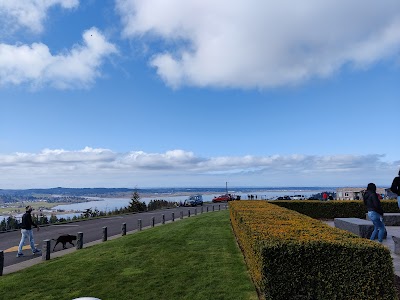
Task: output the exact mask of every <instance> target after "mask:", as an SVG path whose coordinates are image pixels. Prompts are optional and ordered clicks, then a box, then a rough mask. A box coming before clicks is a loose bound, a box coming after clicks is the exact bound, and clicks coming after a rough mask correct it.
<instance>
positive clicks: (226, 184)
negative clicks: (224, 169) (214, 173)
mask: <svg viewBox="0 0 400 300" xmlns="http://www.w3.org/2000/svg"><path fill="white" fill-rule="evenodd" d="M225 189H226V194H228V181H227V182H226V183H225Z"/></svg>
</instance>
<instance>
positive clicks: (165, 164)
mask: <svg viewBox="0 0 400 300" xmlns="http://www.w3.org/2000/svg"><path fill="white" fill-rule="evenodd" d="M399 111H400V2H399V1H398V0H386V1H384V2H379V1H363V0H353V1H337V0H325V1H319V0H304V1H301V3H300V2H299V3H297V2H293V1H287V0H282V1H270V0H252V1H247V0H229V1H228V0H220V1H209V0H146V1H140V0H85V1H83V0H46V1H42V0H13V1H11V0H0V189H27V188H50V187H59V186H60V187H128V188H132V187H137V188H146V187H219V186H220V187H222V188H224V187H225V185H226V183H228V185H229V186H236V187H238V186H243V187H245V186H246V187H287V186H298V187H301V186H321V187H322V186H323V187H330V186H331V187H336V186H366V185H367V184H368V183H369V182H374V183H376V184H377V185H378V186H381V187H387V186H390V184H391V182H392V179H393V178H394V177H395V176H396V175H397V173H398V171H399V167H400V156H399V153H400V139H399Z"/></svg>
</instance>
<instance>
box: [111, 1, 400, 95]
mask: <svg viewBox="0 0 400 300" xmlns="http://www.w3.org/2000/svg"><path fill="white" fill-rule="evenodd" d="M116 9H117V12H118V13H119V15H120V16H121V21H122V24H123V36H124V37H126V38H131V39H135V40H138V41H139V40H142V41H143V42H144V43H147V44H148V45H150V46H151V45H154V47H155V49H153V54H154V55H153V56H152V58H151V61H150V64H151V66H153V67H154V68H155V69H156V71H157V74H158V75H159V76H160V77H161V78H162V79H163V80H164V81H165V82H166V84H168V85H169V86H172V87H175V88H177V87H180V86H183V85H189V86H200V87H204V86H214V87H239V88H254V87H256V88H268V87H275V86H282V85H287V84H290V85H291V84H298V83H301V82H303V81H306V80H308V79H311V78H324V77H327V76H331V75H332V74H334V73H335V72H337V71H339V70H340V69H341V68H343V67H344V66H351V67H354V68H368V67H369V66H370V65H371V64H374V63H378V62H381V61H383V60H387V59H396V58H395V57H397V59H398V58H399V52H400V2H399V1H398V0H388V1H385V3H384V4H382V3H381V2H379V1H363V0H354V1H335V0H326V1H318V0H306V1H301V2H293V1H288V0H283V1H271V0H253V1H245V0H233V1H232V0H229V1H228V0H221V1H210V0H191V1H187V0H169V1H165V0H147V1H140V0H117V1H116ZM160 41H161V42H162V43H161V45H162V47H160V46H159V45H160Z"/></svg>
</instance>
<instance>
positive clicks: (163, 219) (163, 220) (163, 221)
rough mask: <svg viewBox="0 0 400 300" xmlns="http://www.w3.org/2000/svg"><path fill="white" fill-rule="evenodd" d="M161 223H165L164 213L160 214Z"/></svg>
mask: <svg viewBox="0 0 400 300" xmlns="http://www.w3.org/2000/svg"><path fill="white" fill-rule="evenodd" d="M162 224H163V225H164V224H165V215H164V214H162Z"/></svg>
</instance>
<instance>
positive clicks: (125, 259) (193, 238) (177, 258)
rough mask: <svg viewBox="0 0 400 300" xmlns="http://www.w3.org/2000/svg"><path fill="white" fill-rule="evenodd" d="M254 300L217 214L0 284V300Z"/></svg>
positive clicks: (225, 216)
mask: <svg viewBox="0 0 400 300" xmlns="http://www.w3.org/2000/svg"><path fill="white" fill-rule="evenodd" d="M83 296H91V297H97V298H100V299H102V300H110V299H113V300H123V299H129V300H132V299H152V300H153V299H191V300H195V299H232V300H240V299H258V297H257V294H256V292H255V288H254V285H253V283H252V281H251V279H250V277H249V275H248V273H247V269H246V266H245V263H244V260H243V256H242V254H241V252H240V249H239V248H238V246H237V245H236V242H235V238H234V235H233V233H232V230H231V227H230V223H229V212H228V211H218V212H212V213H208V214H202V215H198V216H195V217H191V218H187V219H185V220H183V221H178V222H174V223H169V224H166V225H162V226H158V227H155V228H152V229H147V230H144V231H142V232H138V233H135V234H132V235H128V236H124V237H121V238H118V239H115V240H112V241H107V242H105V243H101V244H99V245H96V246H92V247H89V248H84V249H82V250H79V251H76V252H74V253H72V254H69V255H66V256H63V257H60V258H56V259H52V260H50V261H47V262H44V263H41V264H39V265H36V266H33V267H31V268H28V269H25V270H23V271H20V272H17V273H13V274H9V275H6V276H3V277H0V299H42V300H44V299H52V300H54V299H57V300H62V299H65V300H71V299H73V298H77V297H83Z"/></svg>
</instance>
